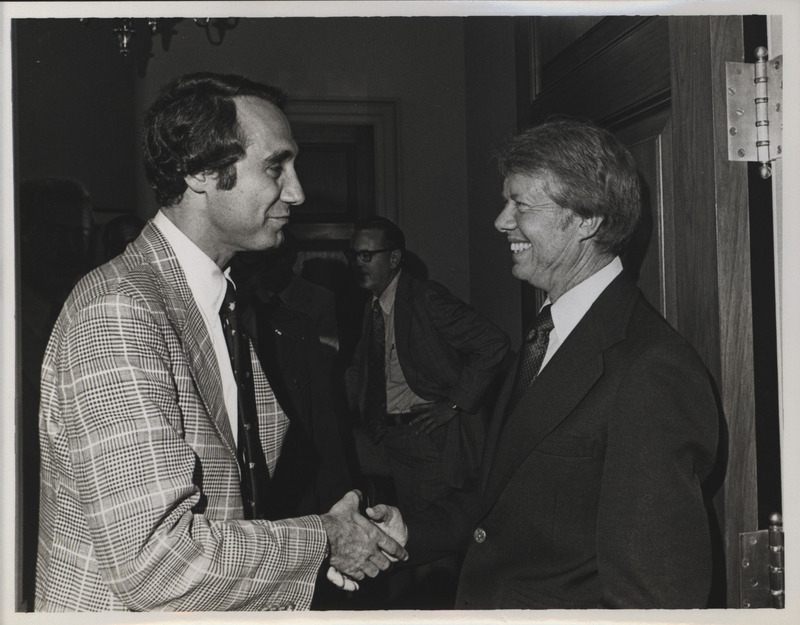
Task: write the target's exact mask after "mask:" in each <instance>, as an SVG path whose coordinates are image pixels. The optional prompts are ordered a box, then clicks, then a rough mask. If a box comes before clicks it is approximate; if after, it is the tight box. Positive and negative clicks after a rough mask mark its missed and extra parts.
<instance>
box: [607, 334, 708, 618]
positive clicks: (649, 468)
mask: <svg viewBox="0 0 800 625" xmlns="http://www.w3.org/2000/svg"><path fill="white" fill-rule="evenodd" d="M669 347H670V349H653V348H650V349H648V350H646V351H645V352H644V353H642V354H641V355H640V356H639V357H638V358H637V359H636V360H635V361H634V362H632V363H631V366H630V368H629V371H628V374H627V378H626V379H625V380H624V381H623V383H622V384H620V387H619V391H618V397H617V399H616V401H615V403H614V406H613V411H614V414H613V415H612V417H611V418H610V420H609V427H608V443H607V448H606V457H605V461H604V469H603V477H602V483H601V490H600V503H599V509H598V529H597V567H598V573H599V581H600V585H601V590H602V595H601V597H602V598H601V601H602V604H603V605H602V607H609V608H651V607H661V608H699V607H705V605H706V601H707V599H708V593H709V590H710V586H711V547H710V539H709V527H708V515H707V511H706V507H705V504H704V496H703V492H702V482H703V480H704V479H705V477H707V475H708V473H709V471H710V469H711V467H712V465H713V462H714V457H715V454H716V447H717V433H718V411H717V406H716V402H715V399H714V396H713V392H712V387H711V383H710V379H709V376H708V374H707V372H706V371H705V368H704V367H703V366H702V364H701V363H700V362H699V359H698V358H697V357H696V356H695V355H694V354H693V352H691V350H690V348H689V347H688V346H685V345H683V346H680V345H679V346H677V347H676V345H675V344H672V345H670V346H669Z"/></svg>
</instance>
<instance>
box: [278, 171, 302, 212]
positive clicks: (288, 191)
mask: <svg viewBox="0 0 800 625" xmlns="http://www.w3.org/2000/svg"><path fill="white" fill-rule="evenodd" d="M281 200H282V201H284V202H286V204H289V205H291V206H297V205H299V204H302V203H303V202H305V201H306V194H305V193H303V187H302V185H301V184H300V178H298V177H297V173H296V172H295V171H294V168H292V169H291V170H290V171H287V172H286V179H285V180H284V183H283V188H282V189H281Z"/></svg>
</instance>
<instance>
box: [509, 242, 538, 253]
mask: <svg viewBox="0 0 800 625" xmlns="http://www.w3.org/2000/svg"><path fill="white" fill-rule="evenodd" d="M531 247H533V246H532V245H531V244H530V243H527V242H525V243H523V242H521V241H512V242H511V253H512V254H514V255H516V254H519V253H520V252H524V251H525V250H529V249H531Z"/></svg>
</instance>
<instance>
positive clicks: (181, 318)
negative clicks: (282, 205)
mask: <svg viewBox="0 0 800 625" xmlns="http://www.w3.org/2000/svg"><path fill="white" fill-rule="evenodd" d="M137 244H139V246H140V247H139V250H140V252H141V253H142V254H143V256H144V257H145V258H146V259H147V260H148V261H149V263H150V265H151V266H152V267H153V269H154V271H155V274H156V276H157V277H158V279H159V282H160V287H161V288H160V290H161V293H162V294H163V296H164V302H165V304H166V311H167V316H168V317H169V320H170V323H171V324H172V326H173V328H175V331H176V333H177V334H178V336H179V338H180V340H181V342H182V344H183V349H184V355H185V356H186V359H187V361H188V362H189V370H190V371H191V374H192V378H193V379H194V382H195V385H196V387H197V390H198V393H199V395H200V398H201V400H202V401H203V405H204V406H205V408H206V411H207V412H208V414H209V415H210V416H211V421H212V423H213V424H214V427H215V428H216V430H217V432H218V433H219V435H220V438H221V439H222V440H223V441H225V444H226V446H227V447H228V451H229V452H230V453H231V455H233V457H234V458H235V457H236V445H235V444H234V440H233V433H232V432H231V426H230V421H229V420H228V413H227V410H226V409H225V400H224V396H223V393H222V381H221V379H220V376H219V364H218V363H217V356H216V353H215V352H214V347H213V345H212V343H211V337H210V336H209V334H208V330H207V329H206V325H205V322H204V321H203V317H202V315H201V313H200V310H199V309H198V308H197V304H196V303H195V301H194V297H193V296H192V292H191V289H190V288H189V285H188V283H187V282H186V275H185V274H184V272H183V269H181V266H180V264H179V263H178V259H177V258H176V256H175V253H174V252H173V251H172V248H171V247H170V245H169V243H168V242H167V240H166V239H165V238H164V236H163V235H162V234H161V232H160V231H159V230H158V228H157V227H156V226H154V225H153V224H152V223H148V224H147V226H146V227H145V229H144V230H143V231H142V235H141V237H140V238H139V239H138V240H137Z"/></svg>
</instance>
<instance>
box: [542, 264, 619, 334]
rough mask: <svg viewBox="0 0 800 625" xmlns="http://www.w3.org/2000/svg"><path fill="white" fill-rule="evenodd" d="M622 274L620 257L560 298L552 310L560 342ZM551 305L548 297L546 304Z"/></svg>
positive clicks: (554, 325)
mask: <svg viewBox="0 0 800 625" xmlns="http://www.w3.org/2000/svg"><path fill="white" fill-rule="evenodd" d="M621 272H622V261H621V260H620V259H619V256H615V257H614V260H612V261H611V262H610V263H608V264H607V265H606V266H605V267H603V268H602V269H601V270H600V271H598V272H596V273H594V274H592V275H591V276H589V277H588V278H586V280H584V281H583V282H580V283H579V284H577V285H575V286H574V287H572V288H571V289H570V290H569V291H567V292H566V293H564V294H563V295H562V296H561V297H559V298H558V300H557V301H556V303H555V304H553V305H552V306H551V308H550V313H551V314H552V316H553V327H554V329H555V332H556V335H557V336H558V339H559V341H561V342H563V341H564V339H566V338H567V336H569V333H570V332H572V330H574V329H575V326H577V325H578V322H580V320H581V319H583V316H584V315H585V314H586V313H587V312H588V310H589V309H590V308H591V307H592V304H594V303H595V301H596V300H597V298H598V297H600V294H601V293H602V292H603V291H604V290H605V289H606V287H607V286H608V285H609V284H611V282H613V280H614V278H616V277H617V276H618V275H619V274H620V273H621ZM549 303H550V298H549V297H548V298H547V300H546V301H545V304H549Z"/></svg>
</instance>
